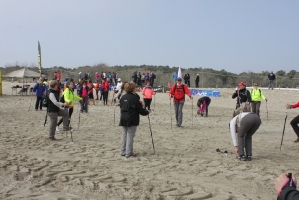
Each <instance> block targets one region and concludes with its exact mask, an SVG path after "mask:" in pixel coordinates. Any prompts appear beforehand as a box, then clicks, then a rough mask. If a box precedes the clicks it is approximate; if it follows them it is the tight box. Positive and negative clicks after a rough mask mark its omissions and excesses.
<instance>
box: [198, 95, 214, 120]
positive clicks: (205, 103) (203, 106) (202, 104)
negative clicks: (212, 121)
mask: <svg viewBox="0 0 299 200" xmlns="http://www.w3.org/2000/svg"><path fill="white" fill-rule="evenodd" d="M210 103H211V99H210V97H207V96H204V97H201V98H199V99H198V101H197V107H198V110H197V114H198V115H201V116H203V114H204V113H205V112H206V117H207V116H208V113H209V109H208V107H209V105H210Z"/></svg>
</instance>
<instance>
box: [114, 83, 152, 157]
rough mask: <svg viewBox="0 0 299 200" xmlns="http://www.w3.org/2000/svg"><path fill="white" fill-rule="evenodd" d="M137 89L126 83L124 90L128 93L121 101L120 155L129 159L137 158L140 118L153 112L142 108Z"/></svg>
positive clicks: (133, 85)
mask: <svg viewBox="0 0 299 200" xmlns="http://www.w3.org/2000/svg"><path fill="white" fill-rule="evenodd" d="M135 88H136V84H135V83H126V84H125V85H124V89H125V91H126V92H127V93H126V94H125V95H123V96H122V97H121V99H120V112H121V113H120V122H119V126H122V127H123V131H122V142H121V151H120V154H121V156H126V157H127V158H129V157H131V156H133V157H135V156H136V154H135V153H134V151H133V141H134V136H135V133H136V129H137V126H138V125H139V121H140V119H139V116H140V115H143V116H146V115H148V114H149V113H150V112H151V111H150V110H145V109H143V108H142V104H141V103H140V97H139V95H138V94H136V93H135V92H134V89H135Z"/></svg>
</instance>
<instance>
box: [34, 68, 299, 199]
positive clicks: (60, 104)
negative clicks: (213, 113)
mask: <svg viewBox="0 0 299 200" xmlns="http://www.w3.org/2000/svg"><path fill="white" fill-rule="evenodd" d="M80 74H81V72H80V73H79V75H80ZM109 74H111V73H110V72H109V73H108V75H106V74H105V72H102V74H101V75H98V73H96V74H95V80H96V84H95V85H94V84H93V82H92V80H91V79H88V77H89V73H86V74H85V75H87V76H84V78H82V77H79V76H78V78H79V81H80V83H78V84H77V85H76V84H75V83H74V81H73V79H72V78H69V77H68V78H67V80H65V84H64V86H63V87H61V85H60V81H59V79H58V78H57V74H56V76H54V79H53V80H51V81H50V82H49V84H48V86H49V88H48V87H47V84H45V83H44V81H43V79H39V81H38V83H36V85H35V86H34V89H33V90H34V91H35V92H36V104H35V110H38V109H40V110H42V101H43V96H44V94H45V93H46V94H47V100H48V106H47V115H48V117H49V119H50V126H49V138H50V139H51V140H56V138H55V132H58V131H60V130H59V126H60V124H62V123H63V131H71V130H72V129H73V128H72V127H71V125H70V124H71V116H72V113H73V109H74V101H76V100H77V101H79V102H80V105H81V109H80V111H81V112H82V113H83V112H86V113H88V106H89V105H90V102H91V101H92V102H93V105H96V104H95V100H100V101H101V100H103V104H104V106H107V105H108V93H109V91H110V83H111V81H112V82H114V83H117V84H116V87H115V88H114V89H113V94H114V95H113V99H112V100H113V102H114V103H116V101H119V104H118V105H119V107H120V122H119V126H122V138H121V149H120V155H121V156H125V157H127V158H129V157H135V156H136V153H135V152H134V151H133V141H134V137H135V133H136V130H137V126H138V125H139V121H140V119H139V116H140V115H143V116H146V115H149V114H150V113H151V112H152V111H153V110H152V108H151V102H152V98H153V96H154V95H155V94H156V93H155V91H154V89H153V84H154V79H155V78H156V77H155V76H154V75H153V73H152V72H151V73H147V74H145V73H143V75H144V77H143V78H144V79H143V78H142V75H141V73H140V72H138V73H137V72H136V73H134V75H133V77H132V81H130V82H124V83H123V82H122V81H121V78H117V80H115V78H116V77H117V76H113V75H116V73H114V72H113V73H112V74H111V76H110V75H109ZM176 75H177V74H176ZM197 76H198V75H197ZM145 77H146V78H145ZM185 77H186V78H185ZM270 77H271V80H273V77H272V76H270ZM89 78H90V77H89ZM151 79H152V80H151ZM174 80H176V81H175V83H174V84H173V85H172V86H171V88H170V91H169V99H170V106H171V101H173V107H174V113H175V120H176V126H177V127H181V126H182V122H183V107H184V103H185V95H187V96H188V97H189V98H190V99H191V100H192V101H193V97H192V95H191V93H190V90H189V87H190V75H189V74H185V76H184V82H185V83H182V81H183V79H182V77H179V76H176V77H175V76H174ZM269 80H270V78H269ZM274 80H275V77H274ZM142 81H144V82H145V85H144V87H143V89H142V95H143V101H141V98H140V96H139V95H138V94H137V93H135V89H136V87H137V86H142V83H143V82H142ZM198 81H199V76H198ZM246 86H247V84H246V82H240V83H239V84H238V86H237V88H236V90H235V92H234V93H233V95H232V98H233V99H235V98H236V99H237V102H236V107H235V109H234V111H233V118H232V119H231V120H230V123H229V128H230V133H231V137H232V143H233V146H234V149H235V152H234V153H235V154H236V155H237V156H236V157H237V159H239V160H240V161H251V160H252V158H253V157H252V152H253V150H252V137H253V135H254V134H255V132H256V131H257V130H258V129H259V127H260V125H261V123H262V122H261V118H260V106H261V101H262V100H265V101H266V102H267V100H268V99H267V98H266V97H265V95H264V94H263V92H262V91H261V90H260V89H259V88H258V84H257V83H254V84H253V89H252V90H251V91H249V90H247V89H246ZM272 87H273V84H272V85H270V84H269V89H270V88H272ZM75 88H76V89H77V94H75V93H74V89H75ZM94 90H95V91H96V99H94V97H93V92H94ZM99 92H100V94H101V97H100V98H99V96H98V93H99ZM60 94H62V97H61V98H60ZM210 103H211V98H210V97H208V96H203V97H200V98H199V99H198V100H197V114H198V115H201V116H204V114H205V116H206V117H208V107H209V106H210ZM297 107H299V102H298V103H295V104H287V105H286V108H287V109H292V108H297ZM59 116H61V117H62V118H61V119H60V120H59V121H58V122H57V120H58V117H59ZM298 124H299V115H298V116H297V117H295V118H294V119H293V120H292V121H291V126H292V127H293V129H294V131H295V133H296V135H297V139H296V140H295V141H294V142H296V143H297V142H299V127H298ZM290 180H292V181H293V185H290V184H286V182H287V181H288V183H290ZM275 189H276V190H277V192H278V199H297V198H298V197H297V196H298V191H297V190H296V179H295V177H293V178H292V177H291V179H290V178H289V177H288V175H284V174H283V175H281V176H279V177H278V178H277V180H276V184H275Z"/></svg>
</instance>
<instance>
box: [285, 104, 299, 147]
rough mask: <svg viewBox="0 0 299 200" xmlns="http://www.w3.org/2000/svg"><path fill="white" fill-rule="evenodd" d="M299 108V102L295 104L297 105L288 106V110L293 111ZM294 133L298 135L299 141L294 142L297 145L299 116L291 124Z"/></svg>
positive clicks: (298, 136)
mask: <svg viewBox="0 0 299 200" xmlns="http://www.w3.org/2000/svg"><path fill="white" fill-rule="evenodd" d="M298 107H299V102H297V103H295V104H289V103H288V104H287V105H286V109H292V108H298ZM290 124H291V126H292V128H293V130H294V132H295V133H296V135H297V139H296V140H295V141H294V142H295V143H299V127H298V124H299V115H297V116H296V117H295V118H294V119H292V121H291V122H290Z"/></svg>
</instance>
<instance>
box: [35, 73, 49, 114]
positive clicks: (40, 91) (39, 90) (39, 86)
mask: <svg viewBox="0 0 299 200" xmlns="http://www.w3.org/2000/svg"><path fill="white" fill-rule="evenodd" d="M46 90H47V87H46V85H45V84H44V83H43V79H42V78H40V79H39V81H38V83H36V84H35V86H34V87H33V92H35V94H36V102H35V110H36V111H38V107H39V109H40V110H41V111H42V98H43V95H44V92H45V91H46Z"/></svg>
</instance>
